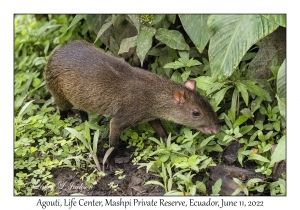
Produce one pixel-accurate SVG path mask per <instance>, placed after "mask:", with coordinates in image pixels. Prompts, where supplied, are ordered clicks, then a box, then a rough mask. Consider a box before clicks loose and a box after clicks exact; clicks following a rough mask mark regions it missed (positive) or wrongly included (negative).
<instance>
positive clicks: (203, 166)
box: [199, 158, 212, 170]
mask: <svg viewBox="0 0 300 210" xmlns="http://www.w3.org/2000/svg"><path fill="white" fill-rule="evenodd" d="M211 161H212V158H207V159H206V160H204V161H203V162H202V164H201V166H200V167H199V170H201V169H203V168H207V166H208V165H209V164H210V163H211Z"/></svg>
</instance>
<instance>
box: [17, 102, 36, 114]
mask: <svg viewBox="0 0 300 210" xmlns="http://www.w3.org/2000/svg"><path fill="white" fill-rule="evenodd" d="M33 101H34V100H32V101H29V102H27V103H26V104H25V105H24V106H23V107H22V109H21V110H20V112H19V113H18V117H19V118H21V117H22V116H23V115H24V114H25V113H26V112H27V111H28V110H26V109H27V107H28V106H29V105H30V104H31V103H32V102H33Z"/></svg>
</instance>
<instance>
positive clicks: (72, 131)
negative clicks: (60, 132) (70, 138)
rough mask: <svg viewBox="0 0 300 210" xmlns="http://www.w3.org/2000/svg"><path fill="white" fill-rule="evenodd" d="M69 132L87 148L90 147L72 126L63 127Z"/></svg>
mask: <svg viewBox="0 0 300 210" xmlns="http://www.w3.org/2000/svg"><path fill="white" fill-rule="evenodd" d="M65 129H66V130H67V131H69V133H71V134H73V135H74V136H75V137H76V138H77V139H79V140H80V141H81V142H82V143H83V145H84V146H85V147H86V148H87V149H88V148H90V145H89V144H88V143H87V141H86V139H85V138H84V137H83V136H82V135H81V133H79V132H78V131H77V130H75V129H73V128H65Z"/></svg>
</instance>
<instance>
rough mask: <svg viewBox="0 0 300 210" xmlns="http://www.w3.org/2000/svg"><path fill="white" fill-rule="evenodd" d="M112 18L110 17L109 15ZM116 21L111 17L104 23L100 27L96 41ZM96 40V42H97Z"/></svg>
mask: <svg viewBox="0 0 300 210" xmlns="http://www.w3.org/2000/svg"><path fill="white" fill-rule="evenodd" d="M109 18H110V17H109ZM113 23H114V20H113V19H111V20H110V21H108V22H107V23H105V24H103V25H102V27H101V28H100V30H99V31H98V33H97V37H96V39H95V42H96V41H97V40H98V39H99V38H100V37H101V36H102V34H103V33H104V32H105V31H106V30H107V29H108V28H109V27H110V26H112V24H113ZM95 42H94V43H95Z"/></svg>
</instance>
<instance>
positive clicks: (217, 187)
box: [211, 178, 222, 195]
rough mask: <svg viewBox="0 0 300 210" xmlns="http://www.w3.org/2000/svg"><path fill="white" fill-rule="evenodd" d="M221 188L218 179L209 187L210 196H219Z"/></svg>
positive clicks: (220, 180) (220, 181)
mask: <svg viewBox="0 0 300 210" xmlns="http://www.w3.org/2000/svg"><path fill="white" fill-rule="evenodd" d="M221 186H222V179H221V178H220V179H218V180H217V181H216V182H215V184H214V185H213V186H212V187H211V190H212V195H219V192H220V191H221Z"/></svg>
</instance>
